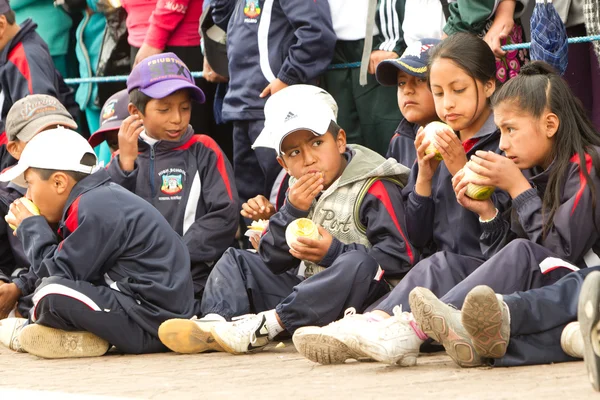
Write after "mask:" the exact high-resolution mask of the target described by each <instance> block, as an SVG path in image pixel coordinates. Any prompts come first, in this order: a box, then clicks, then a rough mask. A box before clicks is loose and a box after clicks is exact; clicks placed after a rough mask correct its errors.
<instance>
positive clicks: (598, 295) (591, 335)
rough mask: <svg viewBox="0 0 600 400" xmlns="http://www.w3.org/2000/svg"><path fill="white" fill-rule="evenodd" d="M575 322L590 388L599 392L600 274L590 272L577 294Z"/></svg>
mask: <svg viewBox="0 0 600 400" xmlns="http://www.w3.org/2000/svg"><path fill="white" fill-rule="evenodd" d="M577 321H578V322H579V328H580V332H581V336H582V338H583V360H584V361H585V366H586V368H587V371H588V378H589V380H590V383H591V384H592V387H593V388H594V390H596V391H600V272H598V271H593V272H591V273H590V274H589V275H588V276H587V277H586V278H585V280H584V281H583V285H582V286H581V292H580V293H579V304H578V307H577Z"/></svg>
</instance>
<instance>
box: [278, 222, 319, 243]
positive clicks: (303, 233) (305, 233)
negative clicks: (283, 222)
mask: <svg viewBox="0 0 600 400" xmlns="http://www.w3.org/2000/svg"><path fill="white" fill-rule="evenodd" d="M299 237H306V238H309V239H313V240H318V239H319V230H318V229H317V225H316V224H315V223H314V222H312V221H311V220H310V219H308V218H298V219H297V220H295V221H292V223H290V224H289V225H288V227H287V229H286V230H285V241H286V242H287V244H288V246H290V247H292V244H294V243H296V240H297V239H298V238H299Z"/></svg>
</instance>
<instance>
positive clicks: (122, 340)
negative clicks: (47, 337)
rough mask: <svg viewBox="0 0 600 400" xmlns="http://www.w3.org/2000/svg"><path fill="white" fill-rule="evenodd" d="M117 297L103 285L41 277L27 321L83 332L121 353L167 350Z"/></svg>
mask: <svg viewBox="0 0 600 400" xmlns="http://www.w3.org/2000/svg"><path fill="white" fill-rule="evenodd" d="M119 296H125V297H127V296H126V295H124V294H122V293H120V292H118V291H115V290H113V289H111V288H109V287H105V286H94V285H92V284H91V283H89V282H83V281H71V280H69V279H65V278H59V277H50V278H44V279H43V280H42V283H41V284H40V285H39V286H38V288H37V289H36V291H35V294H34V296H33V308H32V310H31V311H30V316H29V319H30V322H35V323H38V324H40V325H45V326H49V327H51V328H57V329H62V330H65V331H87V332H91V333H93V334H95V335H96V336H99V337H101V338H102V339H104V340H106V341H108V342H109V343H111V344H112V345H114V346H115V347H116V348H117V349H118V350H119V351H122V352H124V353H132V354H141V353H157V352H162V351H167V348H166V347H165V346H164V345H163V344H162V343H161V342H160V340H159V339H158V337H156V336H155V335H152V334H150V333H148V332H147V331H145V330H143V329H142V328H141V327H140V326H139V325H138V324H137V323H136V322H134V321H133V320H132V319H131V318H130V317H129V315H128V314H127V313H126V312H125V310H124V309H123V307H122V306H121V303H119V300H118V298H119Z"/></svg>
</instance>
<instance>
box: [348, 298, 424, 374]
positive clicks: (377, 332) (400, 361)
mask: <svg viewBox="0 0 600 400" xmlns="http://www.w3.org/2000/svg"><path fill="white" fill-rule="evenodd" d="M393 312H394V315H393V316H392V317H390V318H388V319H385V320H383V321H380V322H370V323H368V324H364V325H362V326H361V329H360V331H357V332H356V334H355V336H354V338H355V340H356V347H357V349H358V350H359V351H360V352H361V353H363V354H365V355H367V356H368V357H371V358H373V359H374V360H377V361H380V362H384V363H387V364H392V365H400V366H403V367H410V366H413V365H415V364H416V363H417V357H418V356H419V348H420V347H421V344H422V343H423V342H424V340H422V339H420V338H419V337H418V336H417V334H416V333H415V330H414V329H413V327H412V326H411V321H413V323H414V320H413V319H412V315H411V314H410V313H407V312H405V313H403V312H402V308H401V307H399V306H396V307H394V310H393ZM353 347H354V346H353Z"/></svg>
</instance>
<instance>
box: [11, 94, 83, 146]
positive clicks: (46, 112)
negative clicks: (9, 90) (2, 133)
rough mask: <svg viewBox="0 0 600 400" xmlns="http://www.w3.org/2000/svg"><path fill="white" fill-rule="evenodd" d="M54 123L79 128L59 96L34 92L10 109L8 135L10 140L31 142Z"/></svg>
mask: <svg viewBox="0 0 600 400" xmlns="http://www.w3.org/2000/svg"><path fill="white" fill-rule="evenodd" d="M53 125H60V126H63V127H65V128H71V129H77V124H76V123H75V121H73V118H72V117H71V114H69V112H68V111H67V109H66V108H65V106H63V105H62V104H61V103H60V101H58V99H57V98H55V97H52V96H49V95H46V94H33V95H29V96H26V97H23V98H22V99H20V100H19V101H17V102H16V103H15V104H13V106H12V107H11V108H10V110H9V111H8V115H7V116H6V135H7V138H8V140H9V141H14V140H16V139H19V140H20V141H22V142H29V141H30V140H31V139H32V138H33V137H34V136H35V135H36V134H37V133H40V132H41V131H43V130H44V129H46V128H48V127H50V126H53Z"/></svg>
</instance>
